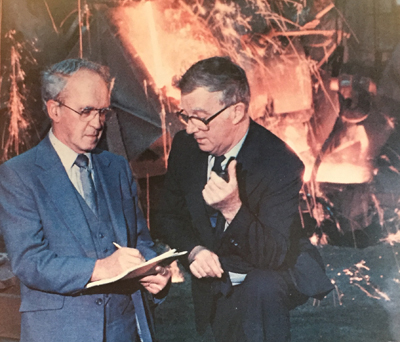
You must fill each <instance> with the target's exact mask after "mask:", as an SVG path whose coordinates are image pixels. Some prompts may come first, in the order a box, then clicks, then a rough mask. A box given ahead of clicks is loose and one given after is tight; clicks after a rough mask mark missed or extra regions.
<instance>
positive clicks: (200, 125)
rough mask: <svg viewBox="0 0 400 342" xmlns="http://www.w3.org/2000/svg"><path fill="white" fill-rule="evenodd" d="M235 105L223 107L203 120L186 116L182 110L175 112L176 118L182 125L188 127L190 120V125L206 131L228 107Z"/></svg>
mask: <svg viewBox="0 0 400 342" xmlns="http://www.w3.org/2000/svg"><path fill="white" fill-rule="evenodd" d="M235 104H236V103H232V104H230V105H227V106H225V107H224V108H222V109H221V110H219V111H218V112H216V113H215V114H213V115H211V116H209V117H208V118H206V119H204V118H199V117H198V116H195V115H188V114H187V113H186V111H185V110H184V109H181V110H180V111H179V112H176V115H177V116H178V118H179V120H181V122H182V123H183V124H184V125H188V124H189V121H190V120H192V123H193V124H194V125H195V126H196V127H197V128H198V129H201V130H203V131H208V130H209V129H210V128H209V126H208V125H209V123H210V122H211V121H212V120H214V119H215V118H216V117H217V116H218V115H219V114H221V113H222V112H223V111H225V110H226V109H228V108H229V107H232V106H234V105H235Z"/></svg>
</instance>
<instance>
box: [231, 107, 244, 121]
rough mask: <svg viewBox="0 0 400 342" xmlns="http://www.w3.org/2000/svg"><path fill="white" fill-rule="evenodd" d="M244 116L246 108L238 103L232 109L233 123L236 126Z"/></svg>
mask: <svg viewBox="0 0 400 342" xmlns="http://www.w3.org/2000/svg"><path fill="white" fill-rule="evenodd" d="M245 116H246V106H245V104H244V103H242V102H239V103H237V104H235V106H234V108H233V121H232V122H233V123H234V124H237V123H239V122H241V121H242V120H243V118H244V117H245Z"/></svg>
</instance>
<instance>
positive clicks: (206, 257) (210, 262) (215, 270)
mask: <svg viewBox="0 0 400 342" xmlns="http://www.w3.org/2000/svg"><path fill="white" fill-rule="evenodd" d="M190 271H191V272H192V274H193V275H194V276H195V277H196V278H204V277H217V278H221V277H222V274H223V273H224V270H223V269H222V267H221V264H220V262H219V258H218V256H217V255H216V254H215V253H213V252H211V251H209V250H207V249H203V250H201V251H200V252H199V253H198V254H197V255H196V256H195V257H194V261H193V262H192V263H191V264H190Z"/></svg>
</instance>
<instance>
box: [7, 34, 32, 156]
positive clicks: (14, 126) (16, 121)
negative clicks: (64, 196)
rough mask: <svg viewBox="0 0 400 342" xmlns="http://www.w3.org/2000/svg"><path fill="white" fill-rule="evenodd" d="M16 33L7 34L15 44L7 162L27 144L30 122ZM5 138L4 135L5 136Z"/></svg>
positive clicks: (11, 78)
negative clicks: (25, 134)
mask: <svg viewBox="0 0 400 342" xmlns="http://www.w3.org/2000/svg"><path fill="white" fill-rule="evenodd" d="M14 33H15V32H13V31H10V32H9V33H8V34H7V36H6V37H7V38H9V39H10V40H11V41H13V42H14V45H13V46H11V50H10V74H9V79H10V90H9V100H8V103H7V109H8V115H9V125H8V137H7V140H6V141H5V142H3V144H2V149H3V155H2V160H3V161H5V160H7V159H9V158H10V157H11V156H13V155H15V154H19V153H20V146H21V145H23V144H25V142H26V141H25V139H24V138H23V137H24V133H25V132H26V130H27V129H28V128H29V126H30V124H29V121H28V120H27V119H26V118H25V116H24V110H25V108H24V104H23V102H24V100H25V98H24V95H23V93H24V91H25V85H24V83H23V81H24V79H25V73H24V71H23V70H22V68H21V54H20V52H19V50H21V49H22V46H21V45H20V44H19V43H17V42H15V41H14V39H13V35H14ZM3 136H4V135H3Z"/></svg>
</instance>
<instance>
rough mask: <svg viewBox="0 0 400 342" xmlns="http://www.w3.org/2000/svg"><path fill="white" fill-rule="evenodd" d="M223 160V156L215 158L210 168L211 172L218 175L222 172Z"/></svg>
mask: <svg viewBox="0 0 400 342" xmlns="http://www.w3.org/2000/svg"><path fill="white" fill-rule="evenodd" d="M224 160H225V156H224V155H222V156H219V157H215V159H214V166H213V167H212V171H214V172H215V173H216V174H219V173H221V172H222V165H221V164H222V162H223V161H224Z"/></svg>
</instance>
